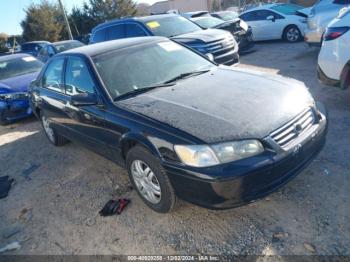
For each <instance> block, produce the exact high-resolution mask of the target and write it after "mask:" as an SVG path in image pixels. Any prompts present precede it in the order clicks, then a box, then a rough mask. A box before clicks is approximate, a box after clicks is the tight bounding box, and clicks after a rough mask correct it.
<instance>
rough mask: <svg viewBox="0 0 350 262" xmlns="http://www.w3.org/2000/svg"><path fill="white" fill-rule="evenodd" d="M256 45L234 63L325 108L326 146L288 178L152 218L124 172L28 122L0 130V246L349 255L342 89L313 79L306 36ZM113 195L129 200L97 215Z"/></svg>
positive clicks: (30, 250)
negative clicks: (223, 204) (9, 184)
mask: <svg viewBox="0 0 350 262" xmlns="http://www.w3.org/2000/svg"><path fill="white" fill-rule="evenodd" d="M257 50H258V51H257V52H255V53H253V54H249V55H246V56H244V57H242V59H241V60H242V62H241V65H240V67H249V68H253V69H257V70H263V71H267V72H271V73H272V74H280V75H283V76H288V77H292V78H296V79H298V80H300V81H303V82H304V83H305V84H306V85H307V86H308V87H309V88H310V91H311V92H312V93H313V95H314V96H315V97H316V98H317V99H318V100H320V101H322V102H324V103H325V104H326V106H327V107H328V109H329V114H330V125H329V135H328V141H327V145H326V147H325V149H324V151H323V152H322V153H321V154H320V156H319V157H318V158H317V159H316V160H315V161H314V162H313V163H312V164H311V166H310V167H309V168H307V169H306V170H305V171H304V172H303V173H301V174H300V175H299V176H298V177H297V178H296V179H295V180H293V181H292V182H291V183H289V184H288V185H287V186H285V187H284V188H282V189H281V190H279V191H278V192H276V193H274V194H272V195H270V196H269V197H267V198H265V199H263V200H260V201H258V202H255V203H253V204H250V205H248V206H244V207H241V208H236V209H232V210H226V211H210V210H206V209H203V208H200V207H196V206H193V205H190V204H187V203H182V204H181V206H180V208H179V209H178V210H177V212H174V213H172V214H169V215H160V214H157V213H155V212H153V211H151V210H150V209H148V208H146V206H145V205H144V204H143V203H142V201H141V200H140V198H139V197H138V196H137V194H136V192H134V191H131V192H129V190H128V185H129V184H128V179H127V176H126V172H125V171H124V170H122V169H120V168H119V167H117V166H116V165H114V164H113V163H111V162H109V161H108V160H105V159H103V158H102V157H100V156H98V155H95V154H94V153H91V152H89V151H88V150H86V149H84V148H82V147H79V146H78V145H75V144H73V143H71V144H69V145H68V146H65V147H63V148H55V147H53V146H51V145H50V144H49V142H48V141H47V140H46V137H45V136H44V133H43V132H42V131H41V128H40V125H39V123H38V122H36V121H35V120H34V119H29V120H26V121H22V122H20V123H17V124H15V125H11V126H7V127H0V176H4V175H9V176H11V177H13V178H15V179H16V181H17V182H16V184H15V186H14V187H13V188H12V190H11V192H10V195H9V197H7V198H6V199H2V200H0V247H1V246H3V245H6V244H8V243H11V242H12V241H19V242H20V244H21V249H19V250H18V251H13V252H10V254H198V253H202V254H203V253H204V254H208V253H209V254H222V253H224V254H298V255H300V254H328V255H338V254H341V255H346V254H347V255H350V223H349V221H350V204H349V199H350V190H349V188H350V178H349V177H350V176H349V175H350V161H349V160H348V159H349V155H350V146H349V144H350V138H349V137H350V107H349V105H350V91H347V92H344V91H341V90H338V89H336V88H331V87H325V86H322V85H321V84H319V83H318V81H317V79H316V61H317V60H316V59H317V50H316V49H310V48H309V47H307V46H306V45H305V44H304V43H298V44H286V43H281V42H272V43H261V44H259V45H257ZM262 88H263V87H262ZM118 195H124V196H125V195H126V196H128V197H130V198H131V200H132V205H131V206H130V207H129V208H128V209H127V210H126V211H125V212H124V213H123V214H122V215H121V216H114V217H109V218H101V217H100V216H99V215H98V211H99V210H100V208H101V207H102V206H103V205H104V204H105V202H106V201H108V200H109V199H110V198H111V197H113V196H118ZM11 235H12V236H11Z"/></svg>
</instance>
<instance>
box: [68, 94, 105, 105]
mask: <svg viewBox="0 0 350 262" xmlns="http://www.w3.org/2000/svg"><path fill="white" fill-rule="evenodd" d="M70 102H71V104H72V105H73V106H76V107H79V106H93V105H97V104H98V99H97V97H96V95H94V94H88V93H83V94H77V95H74V96H72V97H71V99H70Z"/></svg>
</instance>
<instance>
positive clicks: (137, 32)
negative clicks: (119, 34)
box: [125, 24, 146, 37]
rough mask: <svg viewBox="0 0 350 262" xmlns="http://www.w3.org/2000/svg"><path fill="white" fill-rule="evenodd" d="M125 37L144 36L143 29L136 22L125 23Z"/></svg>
mask: <svg viewBox="0 0 350 262" xmlns="http://www.w3.org/2000/svg"><path fill="white" fill-rule="evenodd" d="M125 31H126V37H138V36H146V33H145V31H144V30H143V29H142V28H141V26H139V25H138V24H127V25H125Z"/></svg>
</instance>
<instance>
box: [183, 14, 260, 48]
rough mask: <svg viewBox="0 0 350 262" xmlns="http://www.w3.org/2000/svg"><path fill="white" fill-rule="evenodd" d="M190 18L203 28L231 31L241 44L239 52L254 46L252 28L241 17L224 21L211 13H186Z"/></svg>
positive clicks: (239, 44)
mask: <svg viewBox="0 0 350 262" xmlns="http://www.w3.org/2000/svg"><path fill="white" fill-rule="evenodd" d="M183 15H185V16H186V15H187V17H188V19H190V20H191V21H192V22H194V23H196V24H197V25H199V26H200V27H201V28H203V29H209V28H212V29H222V30H226V31H229V32H230V33H231V34H232V35H233V36H234V38H235V40H236V42H237V43H238V46H239V53H245V52H248V51H250V50H251V49H252V48H253V46H254V41H253V35H252V29H251V28H250V27H249V26H248V25H247V23H245V22H244V21H243V20H242V19H240V18H235V19H233V20H229V21H224V20H221V19H219V18H216V17H213V16H211V15H210V14H209V13H202V14H196V15H193V14H192V15H190V13H185V14H183Z"/></svg>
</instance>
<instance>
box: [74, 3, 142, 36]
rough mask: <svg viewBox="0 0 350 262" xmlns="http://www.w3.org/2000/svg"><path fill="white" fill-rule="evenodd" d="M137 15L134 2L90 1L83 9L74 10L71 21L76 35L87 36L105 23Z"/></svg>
mask: <svg viewBox="0 0 350 262" xmlns="http://www.w3.org/2000/svg"><path fill="white" fill-rule="evenodd" d="M136 14H137V8H136V4H135V3H134V1H133V0H88V2H84V4H83V6H82V8H76V7H75V8H73V10H72V12H71V14H70V16H69V21H70V24H71V27H72V30H73V32H74V34H76V35H78V34H79V35H86V34H88V33H91V30H92V28H94V27H95V26H97V25H98V24H101V23H103V22H105V21H108V20H112V19H116V18H121V17H125V16H135V15H136Z"/></svg>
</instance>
